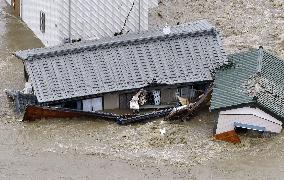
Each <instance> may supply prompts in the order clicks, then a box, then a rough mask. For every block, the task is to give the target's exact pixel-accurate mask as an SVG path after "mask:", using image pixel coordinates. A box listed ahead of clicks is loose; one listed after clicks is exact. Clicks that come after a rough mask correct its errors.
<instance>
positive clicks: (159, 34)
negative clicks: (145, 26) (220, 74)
mask: <svg viewBox="0 0 284 180" xmlns="http://www.w3.org/2000/svg"><path fill="white" fill-rule="evenodd" d="M163 29H164V28H159V29H158V30H151V31H144V32H141V33H130V34H125V35H121V36H116V37H107V38H102V39H98V40H88V41H84V42H78V43H68V44H63V45H59V46H53V47H46V48H37V49H30V50H23V51H18V52H16V53H14V55H15V56H16V57H18V58H20V59H22V60H31V59H34V58H43V57H53V56H64V55H67V54H70V53H80V52H84V51H92V50H95V49H99V48H107V47H112V46H118V45H124V44H129V43H139V42H143V41H155V40H158V39H168V38H173V37H182V36H192V37H196V36H202V35H217V34H218V32H217V30H216V29H215V27H214V26H212V25H211V24H210V23H209V22H208V21H207V20H199V21H195V22H192V23H188V24H182V25H179V26H173V27H170V30H171V32H170V33H169V34H168V33H164V32H163Z"/></svg>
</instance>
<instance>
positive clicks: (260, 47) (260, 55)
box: [257, 46, 263, 74]
mask: <svg viewBox="0 0 284 180" xmlns="http://www.w3.org/2000/svg"><path fill="white" fill-rule="evenodd" d="M262 61H263V47H262V46H259V49H258V58H257V73H258V74H260V73H261V69H262Z"/></svg>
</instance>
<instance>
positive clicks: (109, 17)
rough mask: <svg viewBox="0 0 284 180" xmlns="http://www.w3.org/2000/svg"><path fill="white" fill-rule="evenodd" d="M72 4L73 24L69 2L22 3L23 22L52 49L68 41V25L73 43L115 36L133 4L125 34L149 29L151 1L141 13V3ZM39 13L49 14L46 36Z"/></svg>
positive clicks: (92, 0)
mask: <svg viewBox="0 0 284 180" xmlns="http://www.w3.org/2000/svg"><path fill="white" fill-rule="evenodd" d="M7 1H9V0H7ZM70 2H71V4H70V7H71V10H70V14H71V19H70V21H69V0H22V19H23V21H24V22H26V24H27V25H28V27H29V28H30V29H31V30H32V31H33V32H34V33H35V35H36V36H37V37H38V38H39V39H40V40H41V41H42V42H43V44H44V45H46V46H53V45H58V44H61V43H62V42H63V40H64V39H66V38H69V25H70V27H71V29H70V32H71V39H78V38H81V39H83V40H90V39H97V38H102V37H105V36H113V35H114V33H115V32H120V31H121V29H122V27H123V25H124V22H125V19H126V17H127V15H128V13H129V11H130V9H131V7H132V4H133V2H134V7H133V11H132V12H131V13H130V16H129V19H128V21H127V24H126V28H125V32H126V31H132V32H133V31H138V30H139V29H140V30H147V29H148V9H149V0H141V1H140V5H141V6H140V7H141V8H140V13H139V0H88V1H86V0H71V1H70ZM40 11H44V12H45V14H46V32H45V33H42V32H41V31H40V21H39V19H40ZM139 14H140V15H139ZM139 17H140V19H141V20H140V21H139ZM69 22H70V23H69ZM139 22H140V25H139ZM139 27H140V28H139Z"/></svg>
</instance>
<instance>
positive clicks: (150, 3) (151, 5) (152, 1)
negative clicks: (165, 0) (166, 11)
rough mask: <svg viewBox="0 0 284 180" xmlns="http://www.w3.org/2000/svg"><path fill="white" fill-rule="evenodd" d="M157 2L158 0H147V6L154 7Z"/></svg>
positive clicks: (156, 5)
mask: <svg viewBox="0 0 284 180" xmlns="http://www.w3.org/2000/svg"><path fill="white" fill-rule="evenodd" d="M158 5H159V2H158V0H149V8H155V7H158Z"/></svg>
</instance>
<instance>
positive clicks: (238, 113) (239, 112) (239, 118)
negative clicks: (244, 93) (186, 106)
mask: <svg viewBox="0 0 284 180" xmlns="http://www.w3.org/2000/svg"><path fill="white" fill-rule="evenodd" d="M235 122H238V123H242V124H248V125H254V126H259V127H265V128H266V131H269V132H274V133H280V132H281V130H282V122H281V121H279V120H277V119H275V118H274V117H272V116H271V115H269V114H267V113H265V112H263V111H262V110H260V109H258V108H250V107H244V108H238V109H233V110H227V111H221V112H220V113H219V118H218V123H217V129H216V134H221V133H225V132H228V131H232V130H234V129H235V126H234V123H235Z"/></svg>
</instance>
